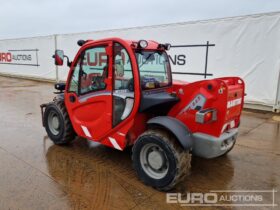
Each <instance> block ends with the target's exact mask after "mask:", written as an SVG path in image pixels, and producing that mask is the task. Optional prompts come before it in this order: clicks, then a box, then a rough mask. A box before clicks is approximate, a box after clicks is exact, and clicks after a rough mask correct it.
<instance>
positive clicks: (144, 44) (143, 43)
mask: <svg viewBox="0 0 280 210" xmlns="http://www.w3.org/2000/svg"><path fill="white" fill-rule="evenodd" d="M147 46H148V42H147V41H146V40H140V41H139V42H138V47H140V48H146V47H147Z"/></svg>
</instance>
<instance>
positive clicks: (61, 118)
mask: <svg viewBox="0 0 280 210" xmlns="http://www.w3.org/2000/svg"><path fill="white" fill-rule="evenodd" d="M43 120H44V125H45V128H46V131H47V134H48V136H49V138H50V139H51V140H52V141H53V142H54V143H55V144H58V145H63V144H68V143H69V142H71V141H72V140H74V139H75V131H74V129H73V127H72V124H71V121H70V119H69V116H68V113H67V110H66V107H65V105H64V101H62V100H58V101H54V102H52V103H49V104H48V105H47V107H46V110H45V113H44V118H43Z"/></svg>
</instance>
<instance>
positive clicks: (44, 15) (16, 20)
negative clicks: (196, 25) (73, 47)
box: [0, 0, 280, 39]
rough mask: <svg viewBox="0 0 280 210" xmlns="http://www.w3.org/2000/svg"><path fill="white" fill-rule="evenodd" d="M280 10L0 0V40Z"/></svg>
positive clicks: (195, 2) (163, 1)
mask: <svg viewBox="0 0 280 210" xmlns="http://www.w3.org/2000/svg"><path fill="white" fill-rule="evenodd" d="M272 11H280V1H279V0H141V1H133V0H115V1H114V0H107V1H106V0H99V1H94V0H8V1H4V0H0V39H9V38H17V37H30V36H41V35H50V34H60V33H76V32H87V31H96V30H103V29H115V28H126V27H135V26H146V25H155V24H165V23H174V22H184V21H190V20H202V19H212V18H221V17H230V16H239V15H247V14H255V13H264V12H272Z"/></svg>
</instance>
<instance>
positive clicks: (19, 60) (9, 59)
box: [0, 49, 39, 66]
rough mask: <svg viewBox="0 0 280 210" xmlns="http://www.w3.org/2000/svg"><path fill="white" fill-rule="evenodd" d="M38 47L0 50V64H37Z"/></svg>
mask: <svg viewBox="0 0 280 210" xmlns="http://www.w3.org/2000/svg"><path fill="white" fill-rule="evenodd" d="M38 51H39V50H38V49H25V50H8V51H6V52H5V51H4V52H3V51H2V52H1V51H0V64H11V65H28V66H39V64H38Z"/></svg>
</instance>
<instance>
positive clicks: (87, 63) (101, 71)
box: [79, 46, 108, 95]
mask: <svg viewBox="0 0 280 210" xmlns="http://www.w3.org/2000/svg"><path fill="white" fill-rule="evenodd" d="M82 57H83V59H82V60H83V62H82V63H81V65H80V75H79V76H80V94H81V95H83V94H86V93H89V92H92V91H98V90H104V89H105V88H106V83H105V79H106V78H107V77H108V56H107V55H106V50H105V46H100V47H94V48H89V49H87V50H85V51H84V53H83V55H82Z"/></svg>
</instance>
